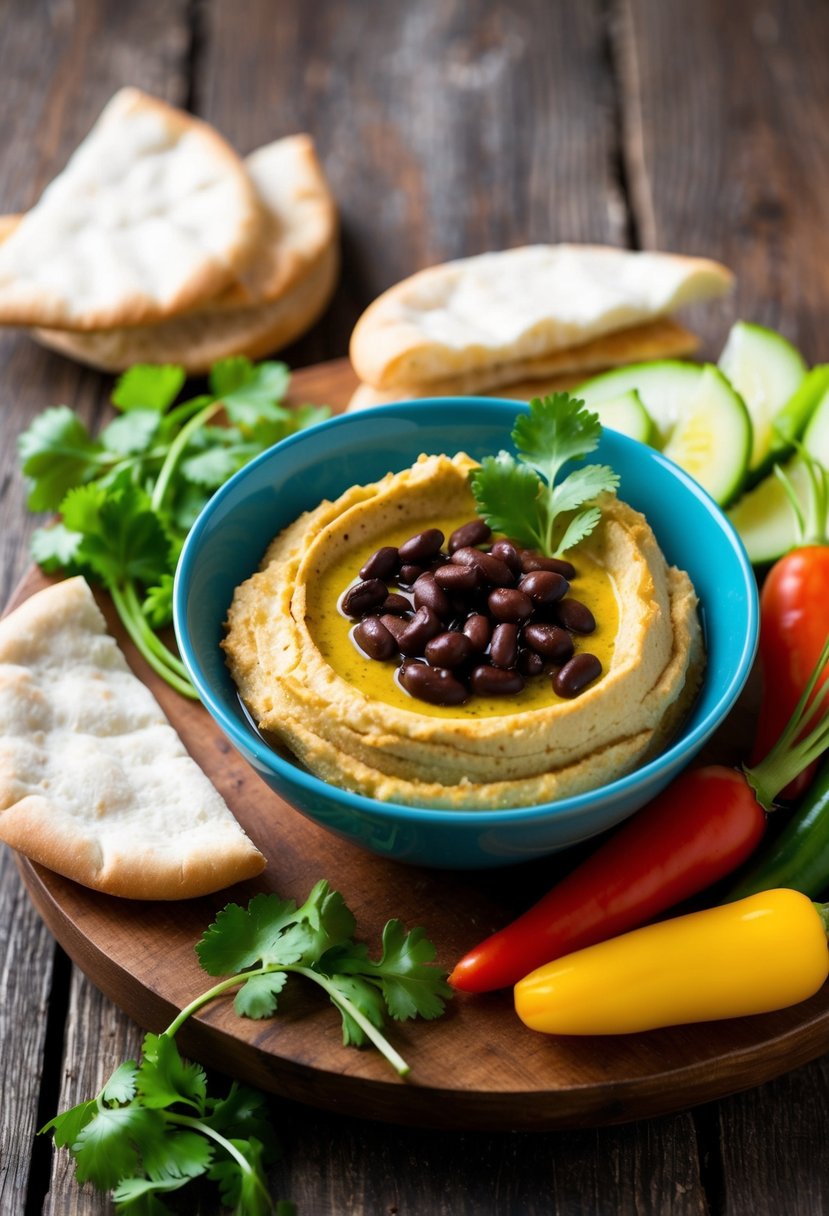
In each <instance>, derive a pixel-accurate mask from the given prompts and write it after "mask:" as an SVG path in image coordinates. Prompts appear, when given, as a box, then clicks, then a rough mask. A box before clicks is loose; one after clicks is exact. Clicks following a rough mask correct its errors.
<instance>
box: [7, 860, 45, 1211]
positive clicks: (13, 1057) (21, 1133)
mask: <svg viewBox="0 0 829 1216" xmlns="http://www.w3.org/2000/svg"><path fill="white" fill-rule="evenodd" d="M54 953H55V945H54V942H53V940H52V938H51V935H50V934H49V932H48V930H47V929H46V927H45V925H44V924H43V923H42V921H41V920H40V918H39V917H38V915H37V913H36V912H35V910H34V908H33V907H32V905H31V904H30V902H29V899H28V896H27V895H26V892H25V891H24V889H23V885H22V883H21V882H20V879H19V877H18V874H17V870H16V868H15V865H14V859H13V856H12V854H11V852H10V851H9V850H8V849H6V848H2V847H0V1093H2V1095H3V1101H2V1103H0V1212H3V1213H4V1216H17V1214H18V1213H22V1212H23V1211H24V1208H25V1203H26V1195H27V1190H28V1185H29V1176H30V1166H31V1158H32V1148H33V1145H34V1136H35V1132H36V1131H37V1109H38V1095H39V1092H40V1084H41V1073H42V1066H43V1049H44V1042H45V1039H46V1022H47V1016H48V1005H49V999H50V989H51V984H52V961H53V958H54Z"/></svg>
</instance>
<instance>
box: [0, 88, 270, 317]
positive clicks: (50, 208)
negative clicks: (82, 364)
mask: <svg viewBox="0 0 829 1216" xmlns="http://www.w3.org/2000/svg"><path fill="white" fill-rule="evenodd" d="M261 222H262V218H261V212H260V207H259V203H258V201H257V198H256V193H255V191H254V188H253V185H252V183H251V181H250V179H249V177H248V174H247V173H246V172H245V169H244V167H243V165H242V162H241V160H240V159H239V157H238V156H237V155H236V153H235V152H234V151H233V149H232V148H231V147H230V146H229V145H228V144H227V143H225V141H224V140H223V139H222V138H221V136H220V135H219V134H218V133H217V132H216V131H214V130H213V128H212V127H210V126H208V125H207V124H206V123H203V122H200V121H199V120H198V119H196V118H193V117H192V116H191V115H189V114H186V113H185V112H184V111H182V110H177V109H176V108H175V107H173V106H169V105H167V104H166V103H165V102H162V101H159V100H158V99H157V98H153V97H150V96H148V95H147V94H146V93H142V92H140V90H138V89H122V90H121V91H120V92H118V93H116V95H115V96H114V97H113V99H112V100H111V101H110V102H109V104H108V105H107V106H106V108H105V109H104V111H103V113H102V114H101V117H100V118H99V119H98V121H97V123H96V124H95V126H94V127H93V128H92V130H91V132H90V133H89V135H88V136H87V138H86V139H85V140H84V141H83V143H81V144H80V146H79V147H78V148H77V149H76V151H75V152H74V154H73V155H72V157H71V158H70V160H69V163H68V164H67V166H66V168H65V169H64V170H63V172H62V173H61V174H59V175H58V177H56V178H55V179H54V181H53V182H52V183H51V184H50V185H49V186H48V187H47V188H46V190H45V191H44V193H43V194H42V196H41V198H40V199H39V201H38V202H37V203H36V205H35V206H34V207H33V208H32V210H31V211H29V212H27V213H26V215H25V216H24V217H23V219H22V220H21V222H20V224H19V225H18V226H17V227H16V228H15V230H14V232H13V233H12V234H11V236H10V237H9V238H8V240H6V241H5V242H4V243H3V245H2V247H1V248H0V323H2V324H7V325H43V326H51V327H57V328H62V327H68V328H71V329H100V328H107V327H110V326H113V325H139V324H142V323H147V322H149V321H153V320H158V319H161V318H163V317H167V316H172V315H174V314H176V313H179V312H183V311H184V310H185V309H186V308H189V307H192V306H193V305H194V304H195V303H197V302H198V301H201V300H205V299H208V298H209V297H211V296H214V295H216V294H217V293H218V292H219V291H221V290H222V289H223V288H224V287H226V286H228V285H229V284H230V283H231V282H232V281H233V280H234V278H235V277H236V275H237V272H238V271H240V270H241V269H242V268H243V267H244V266H245V264H246V263H247V262H248V260H249V259H250V257H251V254H252V253H253V250H254V248H255V246H256V243H257V241H258V239H259V236H260V226H261Z"/></svg>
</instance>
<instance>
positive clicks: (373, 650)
mask: <svg viewBox="0 0 829 1216" xmlns="http://www.w3.org/2000/svg"><path fill="white" fill-rule="evenodd" d="M354 641H355V642H356V643H357V645H358V646H359V647H360V649H361V650H362V651H363V652H364V653H365V654H367V655H368V657H369V658H370V659H380V660H383V659H390V658H392V656H394V655H396V654H397V642H396V641H395V640H394V638H393V636H392V635H391V633H389V631H388V629H387V628H386V626H385V625H384V624H383V622H382V621H381V620H380V618H379V617H377V616H367V617H365V618H364V619H363V620H362V621H360V622H359V623H358V624H357V625H355V626H354Z"/></svg>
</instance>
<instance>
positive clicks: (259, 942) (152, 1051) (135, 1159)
mask: <svg viewBox="0 0 829 1216" xmlns="http://www.w3.org/2000/svg"><path fill="white" fill-rule="evenodd" d="M354 927H355V925H354V917H353V915H352V914H351V912H350V911H349V909H348V907H347V906H346V904H345V902H344V901H343V898H342V896H341V895H340V894H339V893H338V892H336V891H332V890H331V888H330V887H329V885H328V883H327V882H325V881H322V882H318V883H317V884H316V886H315V887H314V888H313V890H312V891H311V893H310V895H309V896H308V899H307V900H306V902H305V903H304V904H303V905H302V906H301V907H299V908H297V906H296V904H295V903H294V902H293V900H283V899H280V898H279V896H277V895H264V894H263V895H257V896H255V897H254V898H253V899H252V900H251V902H250V903H249V904H248V907H247V909H244V908H241V907H239V905H238V904H228V906H227V907H226V908H224V909H223V910H222V911H221V912H220V913H219V915H218V916H217V917H216V920H215V921H214V923H213V924H212V925H211V926H210V927H209V929H208V930H207V932H206V933H205V934H204V936H203V937H202V939H201V941H200V942H199V943H198V945H197V946H196V952H197V954H198V956H199V961H200V962H201V965H202V967H203V968H204V969H205V971H207V972H208V973H209V974H210V975H225V976H227V977H228V978H226V979H224V980H222V981H220V982H219V983H218V984H216V985H215V986H214V987H212V988H210V989H209V990H208V991H207V992H204V993H202V994H201V996H199V997H197V998H196V999H195V1000H194V1001H192V1002H191V1003H190V1004H189V1005H188V1006H187V1007H186V1009H183V1010H182V1011H181V1012H180V1013H179V1014H178V1016H177V1017H176V1018H174V1020H173V1021H172V1022H171V1023H170V1025H169V1026H168V1027H167V1029H166V1030H165V1031H164V1032H163V1033H162V1034H160V1035H156V1034H148V1035H147V1036H146V1037H145V1039H144V1044H143V1056H142V1059H141V1061H140V1062H138V1063H136V1062H135V1061H134V1060H128V1061H127V1062H126V1063H124V1064H121V1065H120V1066H119V1067H118V1068H117V1069H116V1070H115V1072H114V1073H113V1075H112V1076H111V1077H110V1079H109V1080H108V1081H107V1083H106V1085H105V1086H104V1087H103V1089H102V1090H101V1092H100V1093H99V1094H98V1095H97V1097H95V1098H92V1099H90V1100H89V1101H87V1102H81V1103H80V1104H79V1105H78V1106H74V1107H72V1108H71V1109H70V1110H67V1111H64V1112H63V1113H61V1114H59V1115H57V1116H55V1118H54V1119H51V1120H50V1121H49V1123H47V1124H46V1126H45V1127H44V1128H43V1129H42V1130H43V1131H44V1132H46V1131H51V1132H53V1134H54V1137H55V1143H56V1144H58V1145H59V1146H61V1147H66V1148H68V1149H69V1152H70V1153H71V1155H72V1157H73V1158H74V1160H75V1162H76V1171H75V1176H76V1178H77V1179H78V1181H79V1182H87V1181H89V1182H92V1183H93V1184H94V1185H95V1186H96V1187H98V1188H99V1189H100V1190H103V1191H109V1190H112V1192H113V1198H114V1200H115V1203H116V1205H117V1207H116V1211H118V1212H119V1213H122V1212H123V1213H127V1212H134V1213H136V1216H138V1213H147V1214H149V1213H153V1216H156V1214H157V1216H163V1213H166V1212H168V1209H167V1208H166V1207H165V1206H163V1205H162V1204H161V1202H160V1200H159V1199H158V1196H159V1195H164V1194H167V1193H169V1192H171V1191H176V1190H179V1189H180V1188H181V1187H183V1186H185V1185H186V1184H187V1183H188V1182H190V1181H192V1180H193V1179H194V1178H199V1177H206V1178H208V1179H210V1180H212V1181H215V1182H217V1183H218V1184H219V1187H220V1190H221V1197H222V1200H223V1202H224V1203H226V1204H228V1205H232V1206H234V1211H235V1212H236V1213H237V1216H267V1214H268V1213H277V1214H278V1216H288V1214H289V1212H292V1211H293V1205H292V1204H284V1203H283V1204H275V1203H274V1202H273V1201H272V1200H271V1198H270V1196H269V1194H268V1189H267V1181H266V1177H265V1173H264V1168H263V1167H264V1164H265V1163H266V1162H267V1161H268V1160H269V1159H272V1157H273V1143H272V1141H273V1136H272V1133H271V1130H270V1125H269V1122H268V1119H267V1114H266V1109H265V1105H264V1099H263V1098H262V1096H261V1095H259V1094H257V1093H256V1092H255V1091H252V1090H249V1089H245V1088H242V1087H240V1086H238V1085H236V1084H235V1083H234V1084H233V1085H232V1086H231V1088H230V1091H229V1093H228V1094H227V1096H226V1097H225V1098H215V1097H210V1096H208V1094H207V1081H206V1077H205V1074H204V1071H203V1070H202V1069H201V1068H200V1067H199V1066H198V1065H196V1064H189V1063H187V1062H185V1061H184V1060H182V1058H181V1056H180V1055H179V1052H178V1048H177V1046H176V1043H175V1036H176V1034H177V1033H178V1031H179V1030H180V1029H181V1027H182V1026H183V1024H184V1023H185V1022H186V1020H187V1019H188V1018H189V1017H191V1016H192V1015H193V1014H194V1013H196V1012H197V1011H198V1010H199V1009H201V1008H202V1007H203V1006H205V1005H207V1004H208V1003H209V1002H211V1001H213V1000H215V999H216V998H217V997H219V996H222V995H223V994H224V993H226V992H229V991H231V990H233V989H236V990H237V991H236V997H235V1000H234V1009H235V1010H236V1012H237V1013H238V1014H239V1015H240V1016H242V1017H250V1018H266V1017H270V1016H272V1015H273V1014H274V1013H276V1011H277V1000H278V997H279V995H280V993H281V992H282V990H283V988H284V987H285V984H286V983H287V981H288V979H289V977H290V976H291V975H299V976H304V977H305V978H306V979H308V980H311V981H313V982H314V983H315V984H318V985H319V986H320V987H321V988H322V989H323V990H324V991H325V992H326V993H327V994H328V996H329V998H330V1000H331V1003H332V1004H333V1005H334V1006H335V1008H336V1009H337V1010H338V1011H339V1013H340V1015H341V1017H342V1021H343V1042H344V1043H346V1044H354V1045H356V1046H362V1045H363V1044H365V1043H366V1042H367V1041H370V1042H371V1043H373V1044H374V1046H375V1047H377V1048H378V1049H379V1050H380V1051H381V1052H382V1054H383V1055H384V1056H385V1058H386V1059H387V1060H388V1061H389V1063H390V1064H391V1065H392V1067H393V1068H394V1069H395V1071H396V1072H397V1073H398V1074H399V1075H401V1076H405V1075H406V1074H407V1073H408V1071H409V1070H408V1066H407V1064H406V1062H405V1061H404V1060H403V1059H402V1058H401V1057H400V1055H399V1054H398V1053H397V1052H396V1051H395V1050H394V1048H393V1047H392V1046H391V1044H390V1043H389V1042H388V1040H387V1039H386V1038H385V1036H384V1035H383V1033H382V1027H383V1025H384V1022H385V1018H386V1013H387V1012H388V1014H389V1015H390V1016H391V1017H392V1018H395V1019H398V1020H402V1019H406V1018H414V1017H416V1016H418V1015H419V1016H421V1017H424V1018H435V1017H438V1016H439V1015H440V1014H441V1013H442V1012H443V1009H444V999H445V998H446V997H447V996H449V995H451V990H450V989H449V988H448V987H447V986H446V982H445V973H444V972H442V971H441V970H440V969H439V968H438V967H436V966H434V965H433V959H434V955H435V950H434V947H433V945H432V944H431V942H430V941H429V940H428V939H427V938H426V937H425V936H424V933H423V930H422V929H419V928H416V929H412V930H411V932H409V933H407V932H406V931H405V930H404V928H403V926H402V925H401V923H400V921H397V920H391V921H389V922H388V923H387V924H386V927H385V929H384V930H383V946H382V954H381V956H380V958H379V959H378V960H377V961H376V962H375V961H373V960H372V959H370V958H369V955H368V950H367V947H366V946H365V945H364V944H363V943H362V942H357V941H355V940H354V938H353V933H354Z"/></svg>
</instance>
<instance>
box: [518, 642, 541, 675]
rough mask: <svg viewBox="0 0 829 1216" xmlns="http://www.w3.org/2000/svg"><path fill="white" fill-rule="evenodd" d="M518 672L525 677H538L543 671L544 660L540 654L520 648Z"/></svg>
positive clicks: (526, 648) (523, 647) (524, 647)
mask: <svg viewBox="0 0 829 1216" xmlns="http://www.w3.org/2000/svg"><path fill="white" fill-rule="evenodd" d="M517 666H518V670H519V671H520V672H521V674H522V675H525V676H540V675H541V673H542V671H543V670H544V660H543V659H542V657H541V655H540V654H536V652H535V651H534V650H530V649H529V648H528V647H526V646H522V647H521V649H520V650H519V651H518V664H517Z"/></svg>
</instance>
